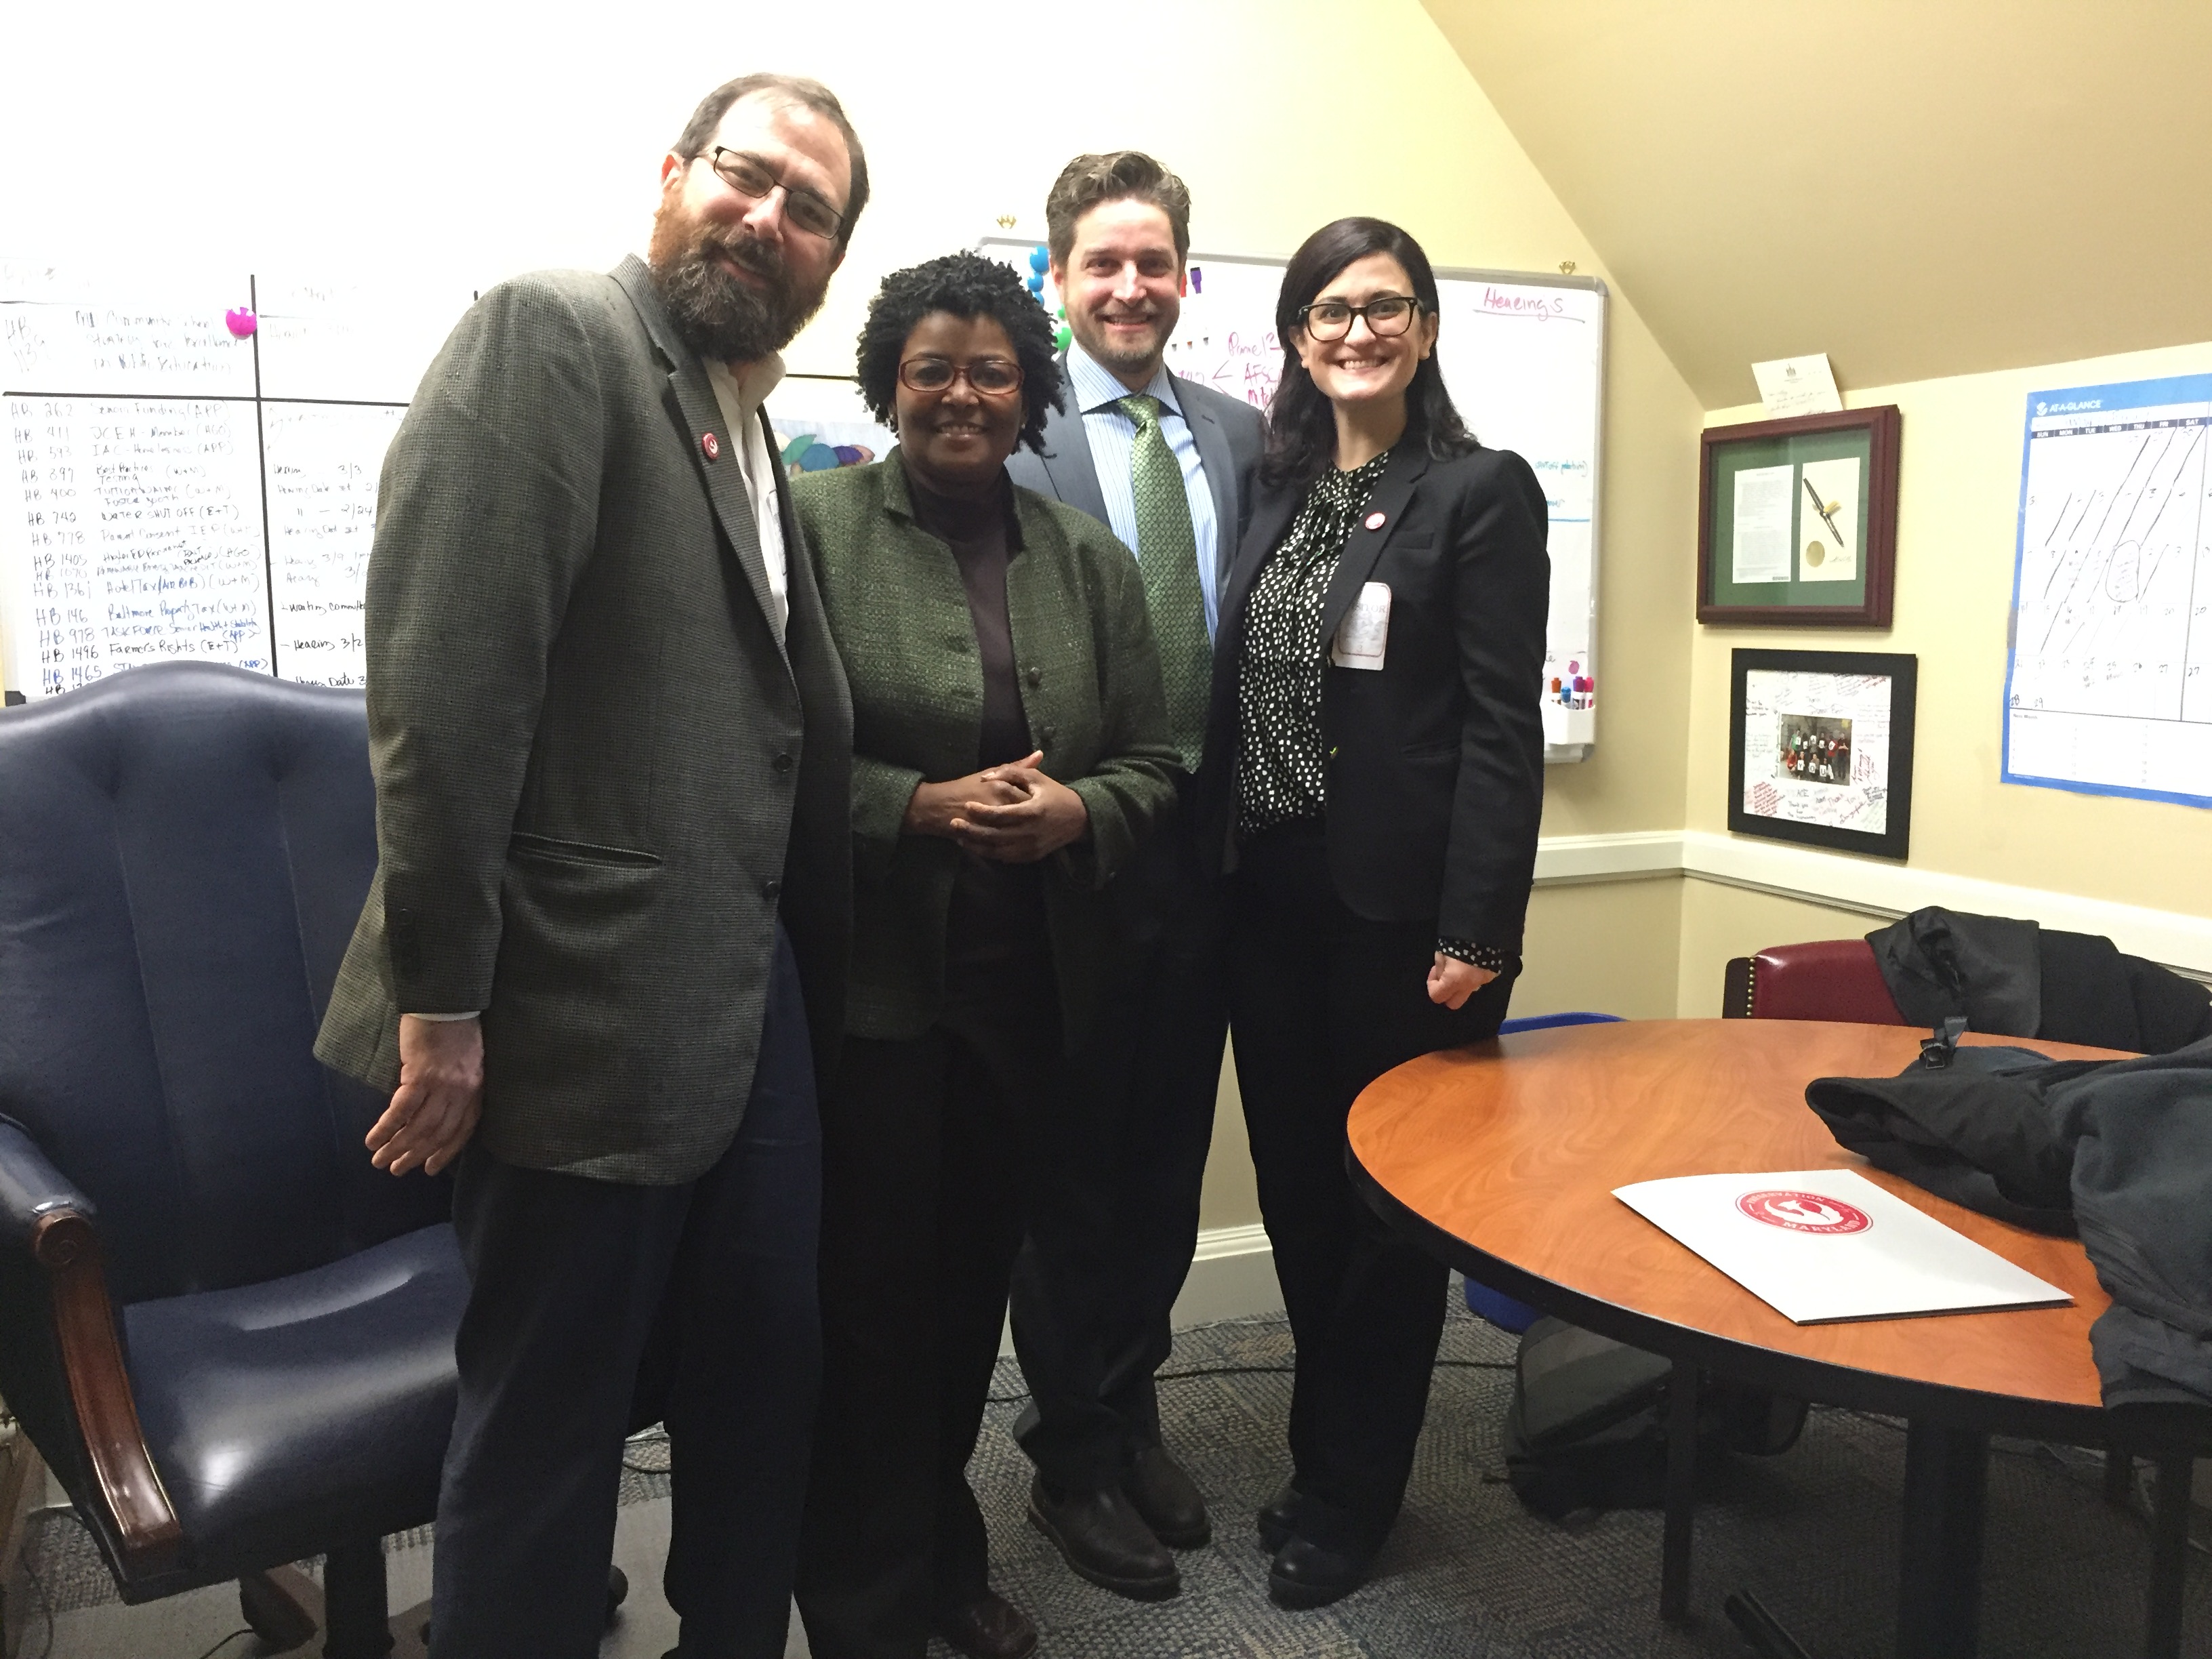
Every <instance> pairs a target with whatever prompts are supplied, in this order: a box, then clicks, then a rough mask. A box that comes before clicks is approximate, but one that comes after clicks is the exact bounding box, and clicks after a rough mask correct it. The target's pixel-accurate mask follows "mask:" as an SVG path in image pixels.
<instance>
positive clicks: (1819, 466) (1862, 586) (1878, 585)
mask: <svg viewBox="0 0 2212 1659" xmlns="http://www.w3.org/2000/svg"><path fill="white" fill-rule="evenodd" d="M1898 434H1899V416H1898V411H1897V409H1896V406H1895V405H1894V404H1884V405H1882V406H1881V408H1878V409H1847V410H1838V411H1837V412H1836V413H1833V414H1826V415H1799V416H1793V417H1792V418H1790V419H1789V420H1783V421H1753V422H1750V423H1749V424H1747V425H1744V426H1720V427H1711V428H1707V429H1706V431H1705V436H1704V439H1703V441H1702V443H1701V446H1700V454H1699V475H1698V620H1699V622H1701V623H1761V624H1765V625H1771V624H1773V623H1790V624H1792V625H1795V626H1801V627H1830V628H1887V627H1888V626H1889V607H1890V592H1891V588H1892V586H1893V583H1894V580H1895V574H1896V568H1897V451H1898Z"/></svg>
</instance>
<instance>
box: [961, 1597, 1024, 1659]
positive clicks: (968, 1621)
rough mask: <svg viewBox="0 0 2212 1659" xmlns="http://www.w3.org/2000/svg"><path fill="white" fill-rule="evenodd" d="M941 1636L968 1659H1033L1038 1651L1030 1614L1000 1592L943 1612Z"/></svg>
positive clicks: (977, 1598)
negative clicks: (1030, 1658) (1032, 1656)
mask: <svg viewBox="0 0 2212 1659" xmlns="http://www.w3.org/2000/svg"><path fill="white" fill-rule="evenodd" d="M937 1633H938V1634H939V1636H941V1637H943V1638H945V1640H946V1641H947V1642H949V1643H951V1644H952V1646H953V1648H954V1649H955V1650H957V1651H958V1652H961V1653H964V1654H966V1655H967V1656H968V1659H1029V1656H1030V1655H1031V1654H1033V1653H1035V1652H1036V1644H1037V1633H1036V1626H1035V1625H1033V1624H1031V1623H1030V1616H1029V1614H1027V1613H1024V1612H1023V1611H1022V1610H1021V1609H1020V1608H1019V1607H1016V1606H1015V1605H1014V1604H1013V1603H1012V1601H1008V1600H1006V1597H1005V1596H1003V1595H1000V1594H999V1593H998V1591H996V1590H988V1589H987V1590H985V1591H984V1592H983V1593H982V1594H981V1595H979V1596H977V1597H976V1598H975V1600H974V1601H966V1602H963V1603H962V1604H961V1605H960V1606H958V1607H948V1608H946V1609H945V1610H944V1611H943V1612H941V1613H939V1614H938V1617H937Z"/></svg>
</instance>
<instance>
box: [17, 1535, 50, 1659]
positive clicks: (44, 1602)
mask: <svg viewBox="0 0 2212 1659" xmlns="http://www.w3.org/2000/svg"><path fill="white" fill-rule="evenodd" d="M22 1562H23V1572H24V1576H25V1577H28V1578H29V1579H30V1581H31V1588H32V1589H34V1590H36V1591H38V1593H39V1611H40V1613H41V1614H43V1615H44V1616H45V1618H46V1645H45V1646H44V1647H42V1648H40V1650H39V1659H48V1656H50V1655H51V1654H52V1652H53V1650H54V1598H53V1597H52V1596H51V1595H47V1594H46V1580H45V1579H43V1578H41V1577H39V1570H38V1569H37V1568H36V1567H34V1566H33V1565H31V1558H30V1555H29V1554H28V1553H25V1554H24V1555H23V1557H22Z"/></svg>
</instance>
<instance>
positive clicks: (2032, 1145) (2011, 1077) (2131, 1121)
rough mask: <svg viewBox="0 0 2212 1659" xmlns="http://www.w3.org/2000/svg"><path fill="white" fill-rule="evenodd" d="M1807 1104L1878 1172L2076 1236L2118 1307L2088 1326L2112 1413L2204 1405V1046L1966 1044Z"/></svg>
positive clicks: (1821, 1092) (1822, 1093) (2211, 1093)
mask: <svg viewBox="0 0 2212 1659" xmlns="http://www.w3.org/2000/svg"><path fill="white" fill-rule="evenodd" d="M1805 1099H1806V1102H1807V1103H1808V1104H1809V1105H1810V1106H1811V1107H1812V1108H1813V1109H1814V1111H1815V1112H1817V1113H1818V1114H1819V1115H1820V1117H1821V1118H1822V1120H1823V1121H1826V1123H1827V1125H1828V1127H1830V1128H1831V1129H1832V1131H1833V1132H1834V1133H1835V1136H1836V1139H1837V1140H1838V1142H1839V1143H1841V1144H1842V1145H1843V1146H1847V1147H1849V1148H1850V1149H1851V1150H1852V1151H1854V1152H1859V1153H1861V1154H1863V1156H1864V1157H1865V1158H1866V1159H1867V1161H1868V1162H1869V1163H1870V1164H1874V1165H1875V1167H1876V1168H1877V1169H1882V1170H1892V1171H1893V1172H1895V1173H1897V1174H1899V1175H1902V1176H1905V1177H1906V1178H1907V1179H1908V1180H1911V1181H1914V1182H1918V1183H1919V1184H1920V1185H1922V1186H1924V1187H1926V1188H1929V1190H1930V1191H1931V1192H1936V1193H1940V1194H1942V1195H1943V1196H1945V1197H1947V1198H1949V1199H1951V1200H1953V1201H1954V1202H1956V1203H1960V1204H1964V1205H1966V1206H1969V1207H1971V1208H1973V1209H1977V1210H1980V1211H1983V1212H1984V1213H1988V1214H1992V1215H1996V1216H1998V1217H2000V1218H2002V1219H2004V1220H2007V1221H2011V1222H2014V1223H2015V1224H2016V1225H2027V1226H2034V1227H2039V1228H2041V1229H2042V1230H2044V1231H2051V1232H2062V1231H2079V1232H2080V1234H2081V1243H2082V1246H2083V1248H2084V1249H2087V1252H2088V1255H2089V1260H2090V1262H2091V1263H2092V1265H2093V1266H2094V1267H2096V1269H2097V1278H2098V1280H2099V1282H2100V1283H2101V1284H2102V1285H2104V1287H2105V1288H2106V1290H2107V1291H2110V1292H2111V1293H2112V1307H2111V1308H2109V1309H2107V1310H2106V1311H2105V1312H2104V1313H2103V1314H2102V1315H2100V1316H2099V1317H2098V1320H2097V1322H2096V1323H2095V1324H2094V1325H2093V1326H2091V1327H2090V1329H2089V1342H2090V1346H2091V1347H2092V1348H2093V1350H2094V1351H2095V1354H2096V1359H2097V1370H2098V1375H2099V1376H2100V1379H2101V1380H2102V1382H2103V1385H2104V1395H2105V1403H2106V1405H2107V1406H2127V1405H2160V1404H2168V1403H2183V1404H2203V1405H2212V1202H2207V1201H2206V1194H2207V1193H2208V1192H2212V1041H2208V1042H2198V1043H2195V1044H2192V1045H2191V1046H2190V1047H2188V1048H2182V1049H2179V1050H2177V1051H2176V1052H2174V1053H2172V1054H2150V1055H2146V1056H2144V1057H2143V1058H2142V1059H2138V1060H2047V1059H2045V1057H2044V1056H2043V1055H2041V1054H2034V1053H2033V1052H2031V1051H2029V1050H2027V1049H2024V1048H1960V1049H1958V1050H1957V1051H1956V1053H1955V1054H1954V1057H1953V1059H1952V1060H1951V1063H1950V1064H1949V1065H1948V1066H1942V1067H1940V1068H1930V1067H1928V1066H1921V1065H1915V1066H1910V1067H1908V1068H1907V1069H1906V1070H1905V1072H1904V1073H1901V1074H1900V1075H1899V1076H1896V1077H1893V1078H1820V1079H1816V1080H1815V1081H1814V1083H1813V1084H1812V1085H1811V1086H1810V1087H1808V1089H1807V1090H1806V1091H1805Z"/></svg>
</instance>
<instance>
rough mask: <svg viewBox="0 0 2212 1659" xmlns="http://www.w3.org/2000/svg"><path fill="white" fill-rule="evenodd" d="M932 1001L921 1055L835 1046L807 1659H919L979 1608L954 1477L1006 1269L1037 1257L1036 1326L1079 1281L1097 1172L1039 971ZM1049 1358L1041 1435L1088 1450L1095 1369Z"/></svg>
mask: <svg viewBox="0 0 2212 1659" xmlns="http://www.w3.org/2000/svg"><path fill="white" fill-rule="evenodd" d="M1038 943H1039V945H1042V939H1041V937H1040V939H1039V940H1038ZM948 980H949V981H950V986H949V990H948V997H947V1006H946V1007H945V1013H944V1017H943V1018H942V1019H941V1020H940V1021H939V1024H937V1025H936V1026H935V1027H933V1029H931V1030H929V1031H928V1032H927V1033H925V1034H924V1035H923V1036H919V1037H915V1038H912V1039H910V1040H905V1041H897V1042H884V1041H876V1040H872V1039H868V1038H861V1037H849V1038H848V1039H847V1040H846V1042H845V1046H844V1050H843V1054H842V1060H841V1062H840V1066H839V1072H838V1078H837V1084H836V1088H835V1089H834V1090H833V1091H830V1092H829V1095H828V1096H827V1097H825V1099H824V1102H823V1155H824V1156H823V1230H822V1312H823V1339H824V1350H823V1396H822V1413H821V1419H820V1422H819V1425H818V1426H817V1432H816V1436H815V1445H814V1462H813V1473H812V1477H811V1485H810V1486H809V1488H808V1491H807V1498H806V1522H805V1533H804V1537H803V1541H802V1544H801V1547H800V1553H799V1612H800V1613H801V1615H802V1616H803V1617H804V1618H805V1621H806V1636H807V1642H808V1644H809V1647H810V1650H811V1652H812V1653H813V1654H814V1656H815V1659H921V1656H922V1654H923V1652H924V1650H925V1648H926V1646H927V1639H928V1635H929V1632H930V1629H931V1626H933V1623H934V1622H935V1620H936V1615H937V1613H938V1612H939V1609H940V1608H941V1607H946V1606H949V1605H954V1604H957V1603H959V1602H962V1601H968V1600H970V1599H972V1598H974V1597H975V1596H976V1595H981V1593H982V1592H983V1590H984V1589H987V1587H988V1577H987V1572H988V1542H987V1538H986V1535H985V1532H984V1526H983V1516H982V1511H981V1510H980V1509H979V1508H978V1507H977V1505H976V1503H975V1494H974V1492H972V1491H971V1490H970V1488H969V1485H968V1480H967V1473H966V1471H967V1467H968V1460H969V1456H970V1455H972V1454H973V1453H974V1451H975V1439H976V1436H977V1434H978V1432H979V1431H981V1426H982V1419H983V1407H984V1405H985V1403H986V1397H987V1395H988V1393H989V1390H990V1383H991V1375H992V1370H993V1367H994V1365H995V1364H996V1363H997V1359H998V1353H999V1337H1000V1331H1001V1329H1002V1328H1003V1327H1004V1324H1005V1320H1006V1286H1007V1280H1008V1278H1009V1275H1010V1273H1011V1271H1012V1266H1013V1261H1014V1255H1015V1252H1016V1250H1017V1249H1018V1248H1019V1247H1020V1246H1021V1243H1022V1241H1023V1238H1024V1235H1025V1234H1027V1235H1029V1236H1030V1237H1033V1238H1034V1239H1035V1240H1036V1241H1037V1243H1038V1247H1039V1249H1040V1251H1041V1253H1042V1259H1043V1261H1045V1262H1046V1263H1047V1264H1048V1266H1047V1267H1045V1269H1044V1272H1045V1274H1046V1277H1047V1279H1048V1280H1049V1281H1050V1282H1051V1283H1052V1285H1053V1286H1054V1289H1053V1299H1054V1305H1055V1306H1066V1305H1071V1304H1074V1305H1079V1304H1080V1301H1081V1297H1082V1294H1083V1293H1082V1291H1080V1290H1079V1289H1078V1288H1076V1286H1078V1285H1080V1284H1081V1283H1082V1282H1083V1281H1084V1280H1085V1279H1087V1278H1089V1277H1091V1276H1093V1275H1095V1273H1096V1265H1095V1257H1094V1256H1093V1255H1091V1252H1092V1251H1093V1250H1094V1249H1095V1243H1094V1241H1095V1238H1096V1230H1097V1200H1096V1198H1095V1197H1094V1196H1093V1191H1094V1188H1095V1185H1096V1176H1097V1168H1098V1153H1097V1150H1096V1146H1095V1142H1094V1140H1093V1139H1092V1136H1093V1133H1094V1125H1093V1123H1092V1121H1091V1117H1090V1115H1088V1114H1087V1113H1084V1112H1080V1111H1076V1110H1072V1109H1070V1107H1069V1103H1068V1100H1067V1097H1066V1089H1065V1084H1064V1078H1065V1070H1066V1062H1065V1060H1063V1058H1062V1054H1061V1042H1060V1013H1059V1006H1058V1000H1057V996H1056V993H1055V991H1054V980H1053V975H1052V969H1051V963H1050V960H1049V958H1048V957H1045V956H1043V955H1042V953H1041V951H1040V952H1039V953H1036V954H1033V955H1031V956H1030V957H1026V958H1020V957H1016V958H1013V959H1010V960H1004V961H1000V962H999V963H993V964H989V965H987V966H985V967H981V968H978V969H972V970H967V971H963V970H961V969H958V968H957V966H956V967H955V968H954V969H952V970H951V971H950V972H949V973H948ZM1063 1284H1066V1285H1067V1286H1068V1288H1066V1289H1065V1290H1063V1289H1062V1288H1061V1285H1063ZM1056 1340H1057V1339H1056ZM1060 1352H1063V1353H1066V1354H1073V1355H1074V1356H1075V1358H1074V1359H1073V1361H1072V1363H1071V1364H1069V1366H1068V1367H1067V1371H1066V1375H1067V1376H1068V1379H1069V1382H1068V1386H1069V1387H1071V1388H1072V1389H1074V1390H1075V1391H1076V1392H1075V1395H1074V1396H1073V1398H1072V1399H1071V1400H1069V1401H1066V1402H1064V1403H1062V1402H1059V1401H1055V1407H1056V1410H1055V1413H1054V1415H1055V1418H1056V1419H1057V1420H1059V1421H1061V1422H1065V1423H1069V1424H1072V1425H1074V1426H1073V1432H1075V1433H1078V1434H1087V1435H1090V1436H1091V1437H1094V1438H1096V1437H1098V1427H1097V1418H1098V1416H1099V1415H1100V1408H1099V1407H1097V1403H1096V1400H1097V1370H1098V1361H1097V1357H1096V1355H1095V1352H1094V1353H1093V1354H1092V1355H1091V1357H1090V1358H1088V1359H1085V1358H1083V1357H1082V1356H1081V1354H1080V1352H1079V1347H1078V1346H1075V1345H1072V1344H1069V1343H1066V1342H1064V1341H1063V1342H1061V1343H1060ZM1086 1401H1087V1402H1088V1403H1087V1404H1086Z"/></svg>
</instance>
